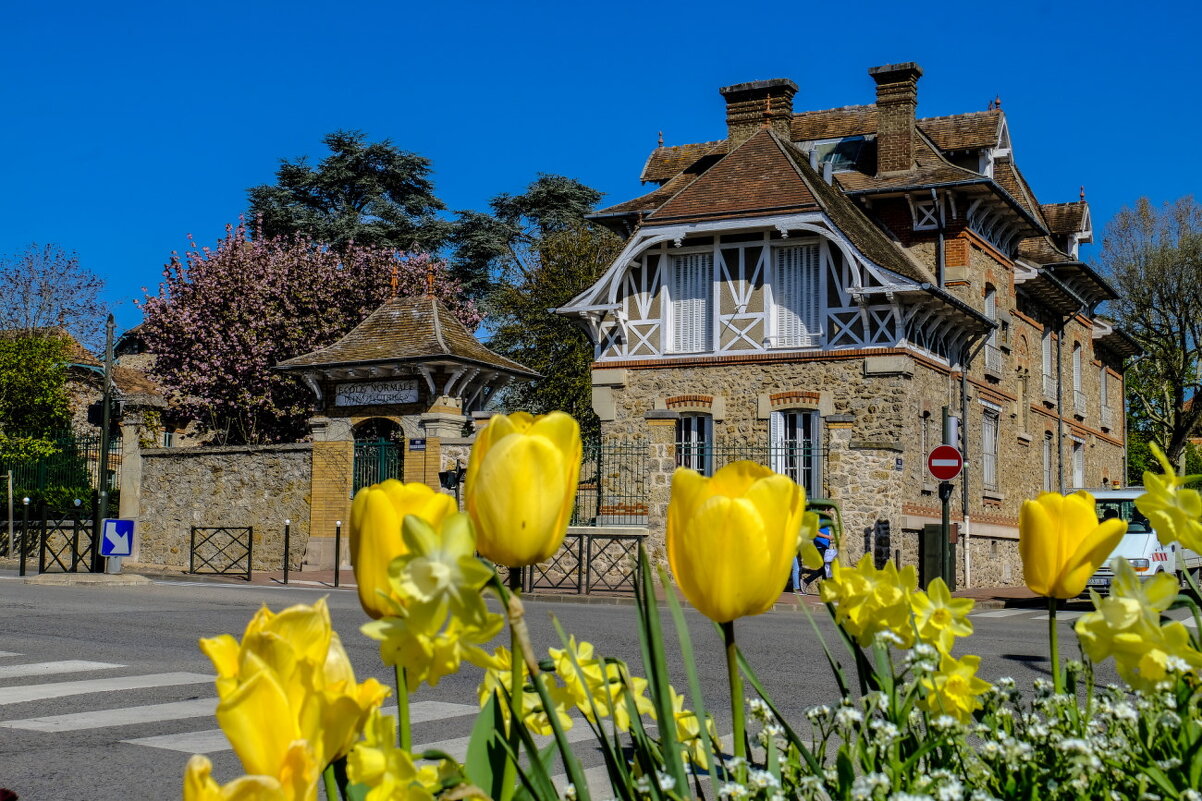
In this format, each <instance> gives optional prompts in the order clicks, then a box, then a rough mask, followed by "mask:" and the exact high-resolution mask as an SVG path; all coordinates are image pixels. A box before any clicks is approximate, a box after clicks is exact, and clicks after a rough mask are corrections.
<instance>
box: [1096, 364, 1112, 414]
mask: <svg viewBox="0 0 1202 801" xmlns="http://www.w3.org/2000/svg"><path fill="white" fill-rule="evenodd" d="M1098 395H1100V396H1101V401H1102V404H1101V405H1102V406H1103V407H1105V408H1109V407H1110V374H1109V373H1107V372H1106V365H1104V364H1103V365H1102V368H1101V370H1100V371H1099V372H1098Z"/></svg>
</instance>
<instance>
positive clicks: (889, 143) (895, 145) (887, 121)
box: [868, 61, 922, 175]
mask: <svg viewBox="0 0 1202 801" xmlns="http://www.w3.org/2000/svg"><path fill="white" fill-rule="evenodd" d="M868 74H869V75H871V76H872V79H873V80H874V81H876V110H877V125H876V173H877V175H882V174H884V173H890V172H901V171H905V170H909V169H911V168H912V167H913V166H914V110H915V109H916V108H917V107H918V79H919V78H921V77H922V67H919V66H918V65H917V64H915V63H914V62H913V61H907V62H905V63H903V64H886V65H884V66H883V67H872V68H870V69H869V70H868Z"/></svg>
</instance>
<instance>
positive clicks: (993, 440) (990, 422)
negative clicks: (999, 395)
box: [981, 403, 1002, 489]
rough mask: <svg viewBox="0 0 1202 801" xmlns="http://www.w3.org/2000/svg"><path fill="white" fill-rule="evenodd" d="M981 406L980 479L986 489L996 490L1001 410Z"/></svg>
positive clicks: (999, 408)
mask: <svg viewBox="0 0 1202 801" xmlns="http://www.w3.org/2000/svg"><path fill="white" fill-rule="evenodd" d="M983 405H984V406H985V410H984V413H983V416H982V418H981V479H982V481H984V482H985V486H986V487H989V488H990V489H996V488H997V442H998V420H999V418H1000V417H1001V411H1002V409H1001V407H1000V406H995V405H994V404H992V403H986V404H983Z"/></svg>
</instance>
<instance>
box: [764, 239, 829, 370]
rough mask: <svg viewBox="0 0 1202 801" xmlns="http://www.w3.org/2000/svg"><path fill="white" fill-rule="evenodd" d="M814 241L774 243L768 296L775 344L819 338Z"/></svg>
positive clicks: (804, 343)
mask: <svg viewBox="0 0 1202 801" xmlns="http://www.w3.org/2000/svg"><path fill="white" fill-rule="evenodd" d="M818 265H819V262H818V245H817V243H814V244H808V245H791V246H789V247H778V248H776V251H775V275H774V280H773V282H772V300H773V304H774V305H775V307H776V311H775V317H774V322H775V332H774V334H775V335H774V336H773V339H772V341H773V344H774V345H775V346H776V347H778V348H788V347H794V348H809V347H815V346H817V345H818V342H819V334H820V324H819V301H820V300H821V286H820V280H821V273H820V271H819V266H818Z"/></svg>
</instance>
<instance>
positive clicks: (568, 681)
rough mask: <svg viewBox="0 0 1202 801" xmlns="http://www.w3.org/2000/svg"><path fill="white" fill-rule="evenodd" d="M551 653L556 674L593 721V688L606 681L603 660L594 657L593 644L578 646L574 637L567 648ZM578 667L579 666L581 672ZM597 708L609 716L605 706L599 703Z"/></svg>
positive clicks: (587, 643)
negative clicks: (590, 700) (591, 701)
mask: <svg viewBox="0 0 1202 801" xmlns="http://www.w3.org/2000/svg"><path fill="white" fill-rule="evenodd" d="M549 653H550V655H551V660H552V661H553V662H554V663H555V673H556V675H558V676H559V680H560V681H562V682H563V686H564V687H565V688H566V689H567V691H568V693H569V695H571V697H572V701H573V702H574V703H575V704H576V708H577V709H579V710H580V711H581V712H583V713H584V715H585V716H586V717H588V718H589V719H590V720H591V719H592V714H593V713H592V709H591V708H590V707H591V705H590V704H589V699H590V698H592V697H593V695H594V693H593V689H592V688H594V687H597V686H600V685H601V684H602V683H603V682H604V681H605V675H604V672H603V670H602V665H601V660H600V659H597V658H595V657H594V655H593V644H592V643H591V642H581V643H579V644H577V643H576V637H575V636H574V635H573V636H572V637H571V638H570V639H569V640H568V647H567V648H551V649H549ZM573 657H575V663H576V664H575V665H573V664H572V661H573ZM576 666H579V668H580V670H579V671H577V669H576ZM582 673H583V674H584V678H583V679H582V678H581V674H582ZM597 706H598V711H599V712H600V713H601V714H602V715H605V714H607V712H608V710H607V709H605V708H604V704H602V703H598V705H597Z"/></svg>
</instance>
